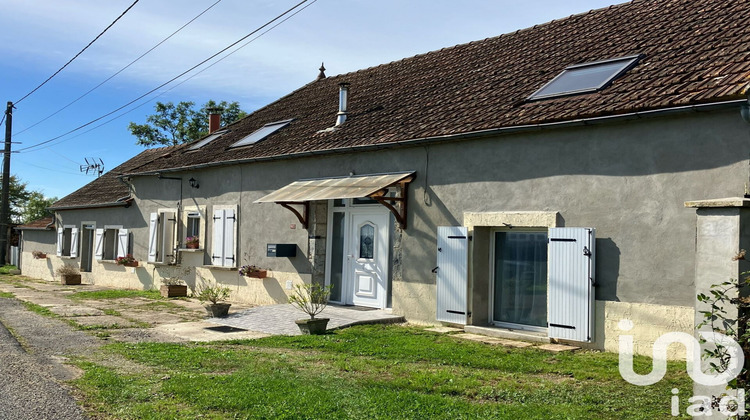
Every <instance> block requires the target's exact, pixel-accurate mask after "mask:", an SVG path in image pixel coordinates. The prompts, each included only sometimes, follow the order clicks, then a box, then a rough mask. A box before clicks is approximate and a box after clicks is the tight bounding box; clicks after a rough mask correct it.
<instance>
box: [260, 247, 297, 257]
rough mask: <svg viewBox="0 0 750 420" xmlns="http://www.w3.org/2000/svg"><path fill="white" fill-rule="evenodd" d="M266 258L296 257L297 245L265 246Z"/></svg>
mask: <svg viewBox="0 0 750 420" xmlns="http://www.w3.org/2000/svg"><path fill="white" fill-rule="evenodd" d="M266 256H267V257H296V256H297V244H266Z"/></svg>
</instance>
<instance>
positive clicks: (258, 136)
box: [231, 120, 292, 147]
mask: <svg viewBox="0 0 750 420" xmlns="http://www.w3.org/2000/svg"><path fill="white" fill-rule="evenodd" d="M290 122H292V120H285V121H277V122H272V123H268V124H266V125H264V126H263V127H261V128H259V129H257V130H255V131H253V132H252V133H250V134H249V135H247V136H246V137H245V138H243V139H242V140H240V141H238V142H237V143H235V144H233V145H232V146H231V147H240V146H248V145H250V144H255V143H257V142H259V141H261V140H263V139H264V138H266V137H268V136H270V135H271V134H273V133H275V132H277V131H279V130H281V129H282V128H284V127H286V126H287V125H288V124H289V123H290Z"/></svg>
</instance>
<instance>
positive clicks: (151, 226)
mask: <svg viewBox="0 0 750 420" xmlns="http://www.w3.org/2000/svg"><path fill="white" fill-rule="evenodd" d="M158 239H159V215H158V214H156V213H151V216H150V217H149V219H148V262H156V257H157V255H156V254H157V249H158V245H159V243H158Z"/></svg>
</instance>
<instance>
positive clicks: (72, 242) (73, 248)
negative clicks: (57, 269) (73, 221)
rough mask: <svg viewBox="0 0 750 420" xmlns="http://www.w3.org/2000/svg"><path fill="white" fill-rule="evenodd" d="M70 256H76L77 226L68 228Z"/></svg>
mask: <svg viewBox="0 0 750 420" xmlns="http://www.w3.org/2000/svg"><path fill="white" fill-rule="evenodd" d="M70 256H71V257H72V258H76V257H78V228H73V229H71V230H70Z"/></svg>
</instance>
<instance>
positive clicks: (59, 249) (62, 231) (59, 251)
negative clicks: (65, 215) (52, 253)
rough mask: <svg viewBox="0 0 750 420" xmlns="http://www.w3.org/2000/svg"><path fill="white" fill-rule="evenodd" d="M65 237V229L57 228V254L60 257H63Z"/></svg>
mask: <svg viewBox="0 0 750 420" xmlns="http://www.w3.org/2000/svg"><path fill="white" fill-rule="evenodd" d="M64 239H65V229H63V228H57V256H58V257H62V252H63V240H64Z"/></svg>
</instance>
